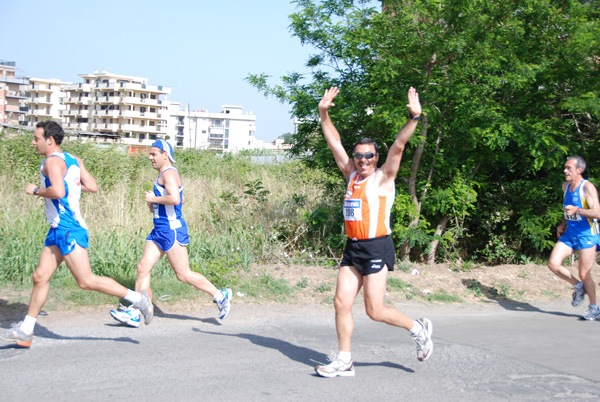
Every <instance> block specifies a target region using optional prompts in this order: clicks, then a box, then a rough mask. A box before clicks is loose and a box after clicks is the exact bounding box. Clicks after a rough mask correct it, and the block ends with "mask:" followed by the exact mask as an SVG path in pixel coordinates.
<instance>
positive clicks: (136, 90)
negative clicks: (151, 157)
mask: <svg viewBox="0 0 600 402" xmlns="http://www.w3.org/2000/svg"><path fill="white" fill-rule="evenodd" d="M79 76H80V77H81V78H82V79H83V82H80V83H77V84H70V85H65V86H64V87H63V91H64V97H63V98H61V100H60V103H62V104H63V105H65V109H64V110H63V111H62V117H63V119H64V128H65V129H67V130H75V131H76V132H77V135H79V136H80V137H82V138H86V137H87V138H88V139H91V140H94V141H101V142H114V143H121V144H128V145H150V144H151V143H152V142H154V141H155V140H156V139H157V138H164V137H165V136H166V135H167V111H168V105H167V102H166V99H164V98H165V97H166V95H167V94H169V93H171V88H169V87H164V86H161V85H150V84H148V80H147V79H146V78H139V77H133V76H128V75H119V74H111V73H108V72H107V71H106V70H104V71H102V72H101V73H98V72H97V71H96V72H94V73H93V74H80V75H79Z"/></svg>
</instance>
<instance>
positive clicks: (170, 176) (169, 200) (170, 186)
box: [146, 169, 181, 205]
mask: <svg viewBox="0 0 600 402" xmlns="http://www.w3.org/2000/svg"><path fill="white" fill-rule="evenodd" d="M178 178H179V175H178V174H177V172H176V171H175V170H172V169H171V170H167V171H165V172H163V174H162V179H163V186H164V187H165V189H166V190H167V195H163V196H161V197H157V196H155V195H154V193H153V192H152V191H147V192H146V202H148V203H156V204H163V205H179V203H180V202H181V197H180V196H179V184H178Z"/></svg>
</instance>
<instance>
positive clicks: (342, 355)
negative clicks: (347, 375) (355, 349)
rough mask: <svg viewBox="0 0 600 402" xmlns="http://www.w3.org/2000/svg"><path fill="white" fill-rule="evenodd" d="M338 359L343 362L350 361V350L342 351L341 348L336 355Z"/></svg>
mask: <svg viewBox="0 0 600 402" xmlns="http://www.w3.org/2000/svg"><path fill="white" fill-rule="evenodd" d="M337 358H338V360H341V361H343V362H344V363H350V362H351V361H352V352H342V351H341V350H340V351H339V352H338V355H337Z"/></svg>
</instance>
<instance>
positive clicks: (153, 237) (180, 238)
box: [146, 224, 190, 253]
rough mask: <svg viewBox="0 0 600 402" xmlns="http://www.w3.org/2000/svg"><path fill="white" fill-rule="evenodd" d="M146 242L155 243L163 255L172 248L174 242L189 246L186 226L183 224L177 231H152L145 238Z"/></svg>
mask: <svg viewBox="0 0 600 402" xmlns="http://www.w3.org/2000/svg"><path fill="white" fill-rule="evenodd" d="M146 240H147V241H153V242H154V243H156V245H157V246H158V247H159V248H160V249H161V250H162V251H163V252H165V253H166V252H167V251H169V250H171V249H172V248H173V246H174V245H175V242H177V243H179V244H180V245H182V246H187V245H188V244H190V238H189V236H188V230H187V225H185V224H184V225H183V226H182V227H180V228H177V229H166V230H156V229H152V232H150V234H149V235H148V237H146Z"/></svg>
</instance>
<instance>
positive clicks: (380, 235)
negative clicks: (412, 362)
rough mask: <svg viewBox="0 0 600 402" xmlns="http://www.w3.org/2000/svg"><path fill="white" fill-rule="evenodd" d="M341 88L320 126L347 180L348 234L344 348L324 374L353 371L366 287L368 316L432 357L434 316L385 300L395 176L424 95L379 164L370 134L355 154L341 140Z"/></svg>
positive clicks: (324, 106) (329, 93)
mask: <svg viewBox="0 0 600 402" xmlns="http://www.w3.org/2000/svg"><path fill="white" fill-rule="evenodd" d="M338 93H339V90H338V88H337V87H331V88H330V89H329V90H326V91H325V95H324V96H323V98H322V99H321V101H320V102H319V113H320V117H321V127H322V129H323V134H324V135H325V139H326V140H327V145H328V146H329V148H330V149H331V151H332V152H333V156H334V158H335V161H336V163H337V165H338V167H339V168H340V170H341V171H342V173H343V174H344V176H345V177H346V180H347V181H348V187H347V191H346V196H345V199H344V220H345V224H346V232H347V234H348V239H347V242H346V248H345V250H344V254H343V258H342V262H341V264H340V265H341V266H340V268H339V272H338V277H337V287H336V292H335V300H334V305H335V323H336V330H337V335H338V343H339V351H338V353H337V355H336V357H335V358H334V359H333V360H332V362H331V363H330V364H327V365H320V366H317V367H315V371H316V372H317V374H319V375H320V376H323V377H336V376H353V375H354V363H353V361H352V354H351V338H352V332H353V329H354V320H353V318H352V304H353V303H354V299H355V298H356V295H357V294H358V292H359V291H360V289H361V287H362V289H363V293H364V302H365V309H366V312H367V314H368V316H369V317H370V318H371V319H373V320H375V321H381V322H384V323H386V324H389V325H393V326H397V327H401V328H404V329H406V330H407V331H409V332H410V334H411V336H412V338H413V341H414V342H415V344H416V345H417V358H418V360H419V361H424V360H426V359H428V358H429V357H430V356H431V353H432V351H433V342H432V340H431V334H432V330H433V325H432V323H431V321H430V320H428V319H426V318H420V319H418V320H413V319H411V318H409V317H407V316H406V315H404V314H403V313H402V312H400V311H399V310H398V309H396V308H393V307H388V306H386V305H385V303H384V297H385V292H386V285H387V273H388V271H392V270H393V269H394V262H395V250H394V244H393V241H392V237H391V233H392V231H391V229H390V213H391V209H392V204H393V203H394V197H395V193H396V186H395V178H396V174H397V172H398V169H399V168H400V161H401V159H402V153H403V151H404V147H405V146H406V143H407V142H408V140H409V139H410V137H411V136H412V134H413V133H414V131H415V128H416V127H417V124H418V120H419V118H420V117H421V104H420V102H419V94H418V93H417V92H416V90H415V89H414V88H412V87H411V88H410V89H409V91H408V105H407V106H408V110H409V112H410V117H409V119H408V121H407V122H406V124H405V125H404V127H402V129H401V130H400V132H399V133H398V135H397V136H396V140H395V141H394V143H393V144H392V146H391V147H390V150H389V152H388V155H387V158H386V161H385V163H384V164H383V165H382V166H381V168H378V167H377V162H378V161H379V153H378V145H377V143H375V141H373V140H371V139H369V138H363V139H360V140H358V141H357V142H356V144H354V150H353V155H352V156H353V158H350V157H349V156H348V154H347V153H346V150H345V149H344V147H343V145H342V141H341V138H340V134H339V133H338V131H337V129H336V128H335V126H334V125H333V123H332V121H331V118H330V117H329V109H330V108H331V107H332V106H334V103H333V100H334V98H335V97H336V96H337V95H338Z"/></svg>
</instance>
